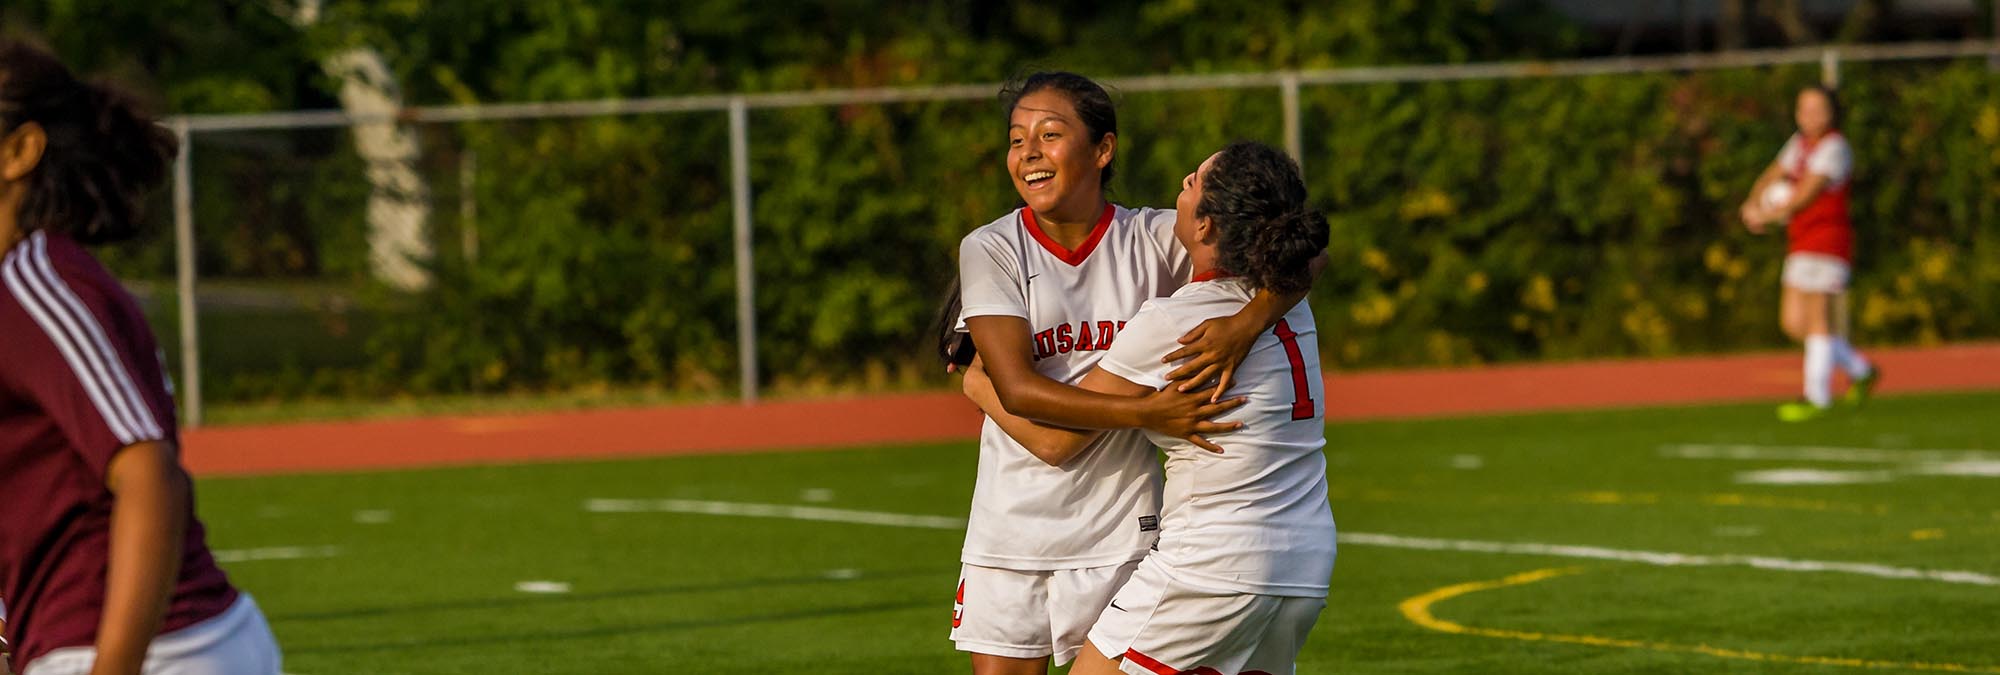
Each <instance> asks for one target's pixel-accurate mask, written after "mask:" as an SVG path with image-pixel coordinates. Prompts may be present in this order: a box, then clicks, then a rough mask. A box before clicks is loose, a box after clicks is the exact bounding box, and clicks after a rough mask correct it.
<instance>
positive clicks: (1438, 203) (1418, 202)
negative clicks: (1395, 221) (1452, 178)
mask: <svg viewBox="0 0 2000 675" xmlns="http://www.w3.org/2000/svg"><path fill="white" fill-rule="evenodd" d="M1457 213H1458V204H1456V203H1454V202H1452V199H1451V195H1449V194H1446V193H1445V192H1444V191H1443V190H1439V189H1437V188H1434V187H1429V186H1425V187H1421V188H1417V190H1416V191H1414V192H1411V193H1409V194H1407V195H1404V196H1403V204H1402V206H1400V207H1397V209H1396V215H1397V216H1398V217H1401V218H1402V219H1403V222H1406V223H1409V222H1415V221H1419V220H1423V219H1425V218H1442V217H1446V216H1451V215H1456V214H1457Z"/></svg>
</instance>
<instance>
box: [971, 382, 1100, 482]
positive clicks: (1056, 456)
mask: <svg viewBox="0 0 2000 675" xmlns="http://www.w3.org/2000/svg"><path fill="white" fill-rule="evenodd" d="M964 385H965V397H966V398H969V399H972V402H973V403H974V404H976V405H978V406H979V410H980V411H981V412H984V413H986V416H987V417H991V418H993V423H994V424H997V425H999V426H1000V430H1001V431H1004V432H1007V436H1008V437H1010V438H1013V439H1014V442H1016V443H1020V444H1021V447H1024V448H1027V449H1028V453H1029V454H1032V455H1034V456H1035V458H1036V459H1040V460H1042V461H1043V462H1047V463H1048V465H1049V466H1062V465H1063V464H1066V463H1068V462H1069V460H1070V458H1072V457H1075V456H1076V454H1077V453H1079V452H1082V451H1083V449H1084V448H1086V447H1089V445H1090V442H1091V441H1093V440H1096V439H1097V437H1098V436H1099V435H1101V434H1103V433H1104V432H1103V431H1101V430H1097V429H1066V428H1063V427H1058V426H1053V425H1048V424H1043V423H1041V422H1036V421H1034V420H1031V419H1028V418H1025V417H1021V416H1019V415H1015V414H1012V413H1009V412H1007V408H1006V407H1005V406H1002V405H1000V395H999V394H998V393H995V392H994V391H993V380H992V379H990V378H988V377H987V376H986V369H985V368H984V367H982V364H981V363H980V362H979V361H978V360H977V359H974V360H973V362H972V365H971V366H967V367H966V369H965V382H964Z"/></svg>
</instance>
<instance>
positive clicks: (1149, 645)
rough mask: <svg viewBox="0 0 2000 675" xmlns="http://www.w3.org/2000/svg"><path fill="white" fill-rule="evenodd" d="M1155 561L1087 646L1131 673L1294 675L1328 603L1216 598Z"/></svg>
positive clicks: (1115, 602)
mask: <svg viewBox="0 0 2000 675" xmlns="http://www.w3.org/2000/svg"><path fill="white" fill-rule="evenodd" d="M1169 574H1170V570H1169V569H1168V568H1167V566H1166V565H1164V564H1161V563H1160V562H1159V561H1158V560H1156V559H1150V558H1149V559H1147V560H1145V561H1144V562H1141V563H1139V569H1138V571H1136V572H1134V573H1133V574H1132V579H1131V580H1130V581H1127V582H1125V587H1124V588H1121V589H1119V591H1118V594H1117V596H1115V597H1114V598H1113V599H1112V600H1111V604H1110V605H1109V606H1107V607H1105V608H1104V615H1103V616H1102V617H1100V618H1099V619H1098V620H1097V625H1096V626H1095V627H1093V628H1091V629H1090V644H1092V645H1094V646H1096V647H1097V650H1098V651H1099V652H1101V653H1103V654H1104V655H1105V656H1109V657H1112V658H1119V657H1123V658H1124V661H1123V662H1121V663H1120V664H1119V669H1120V670H1123V671H1124V672H1127V673H1131V674H1132V675H1177V674H1179V673H1195V674H1199V675H1294V673H1296V672H1297V661H1298V657H1299V650H1300V649H1301V648H1303V647H1305V644H1306V636H1307V635H1308V634H1310V633H1312V628H1313V624H1315V623H1317V622H1318V621H1319V613H1320V610H1322V609H1325V608H1326V598H1300V597H1285V596H1277V595H1258V594H1254V593H1233V592H1218V591H1211V590H1206V589H1202V588H1196V587H1192V586H1188V585H1186V584H1182V583H1179V582H1176V581H1174V580H1173V579H1172V578H1171V577H1170V576H1169Z"/></svg>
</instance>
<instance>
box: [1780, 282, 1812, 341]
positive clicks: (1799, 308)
mask: <svg viewBox="0 0 2000 675" xmlns="http://www.w3.org/2000/svg"><path fill="white" fill-rule="evenodd" d="M1785 269H1786V272H1787V274H1786V276H1787V277H1788V280H1789V277H1790V276H1791V274H1790V270H1791V269H1792V266H1791V265H1789V264H1787V265H1786V266H1785ZM1804 296H1805V291H1802V290H1799V289H1798V288H1794V287H1793V286H1792V285H1791V284H1789V283H1788V284H1786V285H1785V286H1784V287H1783V290H1782V291H1781V292H1780V294H1779V295H1778V327H1779V328H1781V329H1783V330H1784V331H1785V337H1788V338H1791V339H1792V342H1805V341H1806V308H1805V304H1806V300H1805V297H1804Z"/></svg>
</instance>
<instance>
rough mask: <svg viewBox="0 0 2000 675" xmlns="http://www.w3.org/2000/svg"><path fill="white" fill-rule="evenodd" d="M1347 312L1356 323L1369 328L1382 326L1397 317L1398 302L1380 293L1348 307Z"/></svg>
mask: <svg viewBox="0 0 2000 675" xmlns="http://www.w3.org/2000/svg"><path fill="white" fill-rule="evenodd" d="M1347 312H1348V314H1349V315H1350V316H1353V317H1354V322H1355V323H1358V324H1361V325H1363V326H1369V327H1374V326H1380V325H1382V324H1385V323H1388V322H1389V320H1390V319H1393V318H1395V317H1396V301H1394V300H1390V299H1389V297H1388V296H1386V295H1381V294H1379V293H1378V294H1371V295H1369V296H1368V297H1366V298H1363V299H1360V300H1356V301H1355V302H1354V304H1353V305H1351V306H1349V307H1348V309H1347Z"/></svg>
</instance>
